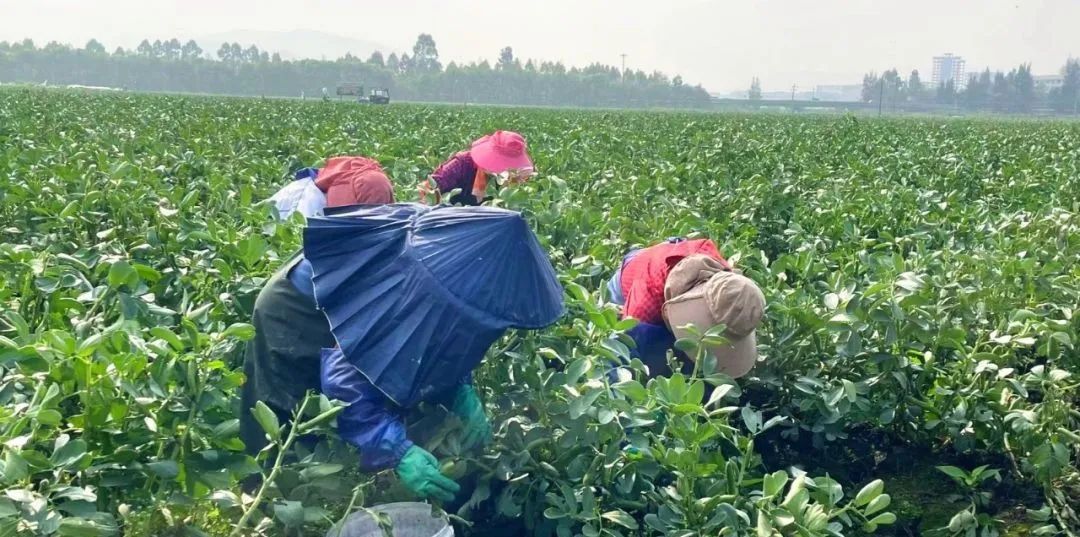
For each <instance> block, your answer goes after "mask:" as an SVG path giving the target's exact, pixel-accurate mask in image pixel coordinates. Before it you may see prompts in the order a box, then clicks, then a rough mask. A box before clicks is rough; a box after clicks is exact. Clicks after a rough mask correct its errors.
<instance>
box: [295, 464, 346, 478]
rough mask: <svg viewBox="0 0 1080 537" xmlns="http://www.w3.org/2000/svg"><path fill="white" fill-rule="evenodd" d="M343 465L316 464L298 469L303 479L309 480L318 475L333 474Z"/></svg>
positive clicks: (341, 468) (340, 469)
mask: <svg viewBox="0 0 1080 537" xmlns="http://www.w3.org/2000/svg"><path fill="white" fill-rule="evenodd" d="M344 468H345V467H344V466H342V465H340V464H316V465H314V466H309V467H307V468H304V469H303V470H300V477H302V478H303V479H304V480H305V481H311V480H313V479H318V478H320V477H326V476H330V475H334V474H336V473H338V472H340V471H342V470H343V469H344Z"/></svg>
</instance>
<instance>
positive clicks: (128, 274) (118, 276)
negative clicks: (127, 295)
mask: <svg viewBox="0 0 1080 537" xmlns="http://www.w3.org/2000/svg"><path fill="white" fill-rule="evenodd" d="M138 281H139V274H138V273H137V272H135V269H134V268H132V266H131V265H130V264H129V263H128V262H127V261H124V260H122V259H121V260H120V261H117V262H115V263H113V264H112V266H110V267H109V287H112V288H113V289H119V288H121V287H123V286H127V287H128V288H129V289H134V287H135V285H136V284H137V283H138Z"/></svg>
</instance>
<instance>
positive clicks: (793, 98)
mask: <svg viewBox="0 0 1080 537" xmlns="http://www.w3.org/2000/svg"><path fill="white" fill-rule="evenodd" d="M797 89H799V86H798V85H797V84H792V85H791V100H792V101H794V100H795V90H797Z"/></svg>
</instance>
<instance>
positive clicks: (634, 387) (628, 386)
mask: <svg viewBox="0 0 1080 537" xmlns="http://www.w3.org/2000/svg"><path fill="white" fill-rule="evenodd" d="M612 387H613V388H615V391H617V392H619V393H621V394H623V395H625V396H627V397H629V398H630V400H631V401H634V402H635V403H641V402H644V401H645V399H646V398H648V396H649V392H648V390H646V389H645V387H644V386H642V385H641V383H640V382H638V381H636V380H624V381H622V382H619V383H616V384H615V385H614V386H612Z"/></svg>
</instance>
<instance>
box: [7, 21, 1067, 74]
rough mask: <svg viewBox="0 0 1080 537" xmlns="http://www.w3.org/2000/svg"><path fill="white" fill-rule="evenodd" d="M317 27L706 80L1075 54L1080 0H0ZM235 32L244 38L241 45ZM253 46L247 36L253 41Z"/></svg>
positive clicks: (213, 25)
mask: <svg viewBox="0 0 1080 537" xmlns="http://www.w3.org/2000/svg"><path fill="white" fill-rule="evenodd" d="M300 29H302V30H319V31H324V32H330V33H334V34H340V35H343V36H348V37H354V38H360V39H365V40H369V41H374V42H378V43H382V44H385V45H386V46H387V47H390V48H393V49H397V50H399V51H400V50H406V49H408V48H411V46H412V43H413V41H414V40H415V38H416V35H417V34H418V33H420V32H428V33H431V34H432V35H433V36H434V37H435V41H436V43H437V44H438V47H439V53H440V56H441V58H442V60H443V63H447V62H448V61H450V60H459V61H461V60H465V61H468V60H473V59H481V58H487V59H489V60H494V58H495V57H496V56H497V54H498V51H499V49H500V48H502V47H503V46H506V45H510V46H512V47H513V48H514V51H515V55H516V56H518V57H521V58H528V57H533V58H542V59H558V60H562V61H564V62H566V63H567V64H572V65H583V64H587V63H589V62H592V61H602V62H605V63H609V64H612V65H618V64H619V61H620V57H619V55H620V54H621V53H625V54H627V66H628V67H633V68H640V69H644V70H646V71H651V70H653V69H659V70H662V71H665V72H667V73H669V74H682V75H683V77H684V78H685V79H686V80H687V82H690V83H701V84H703V85H705V87H706V88H708V89H709V90H710V91H716V92H724V91H730V90H740V89H745V88H746V87H747V86H748V85H749V82H750V78H751V77H753V76H755V75H756V76H759V77H760V78H761V80H762V86H763V87H764V89H765V90H781V89H787V90H790V88H791V85H792V84H798V85H799V86H800V88H804V89H809V88H811V87H813V86H814V85H816V84H842V83H859V82H860V81H861V78H862V73H864V72H866V71H868V70H872V69H873V70H878V71H880V70H883V69H886V68H889V67H893V66H895V67H898V68H899V69H901V71H903V72H905V73H906V72H908V71H910V70H911V69H915V68H917V69H919V70H920V72H921V73H923V75H924V76H923V78H924V79H929V72H930V68H931V58H932V56H934V55H935V54H940V53H943V52H953V53H956V54H959V55H962V56H964V57H965V58H966V59H967V61H968V69H969V71H970V70H972V69H973V68H979V69H981V68H982V67H983V66H987V65H989V66H990V67H992V68H1009V67H1012V66H1015V65H1017V64H1019V63H1021V62H1031V63H1032V64H1033V67H1034V71H1035V74H1046V73H1052V72H1055V71H1056V70H1057V69H1058V68H1059V67H1060V66H1061V65H1062V64H1063V63H1064V62H1065V59H1066V58H1067V57H1069V56H1070V55H1072V56H1080V0H1007V1H1003V0H903V1H900V0H889V1H884V0H880V1H870V0H738V1H736V0H723V1H721V0H713V1H705V0H670V1H666V2H665V1H662V0H661V1H657V0H618V1H616V0H594V1H590V0H544V1H528V0H519V1H516V2H515V1H508V0H501V1H495V0H474V1H460V0H459V1H454V0H383V1H378V2H376V1H370V0H365V1H358V0H354V1H347V0H314V1H306V2H304V1H284V0H259V1H255V0H0V39H6V40H13V39H21V38H24V37H30V38H33V39H34V40H35V41H36V42H38V44H39V45H40V44H43V43H44V42H46V41H48V40H59V41H65V42H71V43H75V44H78V45H82V44H83V43H85V42H86V40H87V39H88V38H90V37H96V38H98V39H99V40H101V41H102V42H104V43H105V45H106V46H107V47H108V48H109V49H110V50H111V49H112V48H115V46H117V45H123V46H128V47H130V46H133V45H134V44H137V43H138V41H139V40H140V39H142V38H143V37H149V38H151V40H153V39H154V38H170V37H178V38H181V39H182V40H183V39H186V38H189V37H198V36H203V35H208V34H217V33H221V32H230V31H234V30H263V31H291V30H300ZM245 44H246V43H245ZM256 44H257V45H258V43H256Z"/></svg>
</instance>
